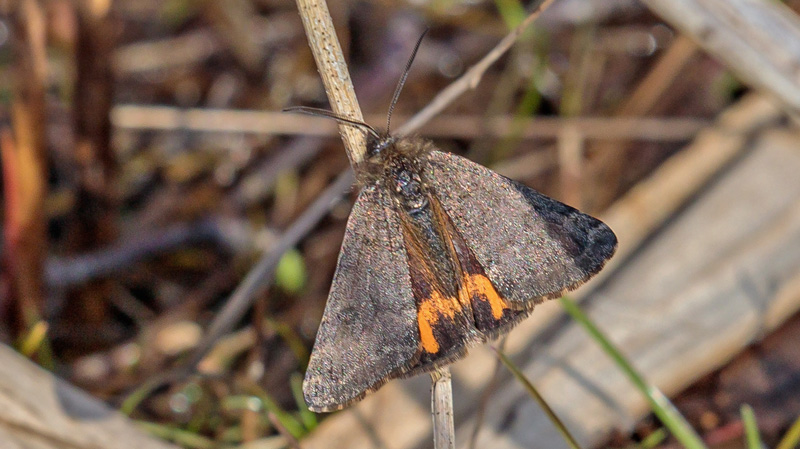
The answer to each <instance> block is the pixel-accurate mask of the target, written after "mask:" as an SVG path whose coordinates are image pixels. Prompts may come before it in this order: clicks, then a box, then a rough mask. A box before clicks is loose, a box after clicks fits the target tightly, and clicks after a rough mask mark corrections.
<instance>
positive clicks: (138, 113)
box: [111, 104, 711, 142]
mask: <svg viewBox="0 0 800 449" xmlns="http://www.w3.org/2000/svg"><path fill="white" fill-rule="evenodd" d="M111 116H112V121H113V123H114V126H115V127H116V128H118V129H126V130H160V131H178V130H179V131H194V132H204V133H237V134H238V133H251V134H260V135H297V134H301V135H305V136H332V135H334V134H335V133H336V123H335V122H333V121H332V120H330V119H327V118H323V117H313V116H306V115H298V114H292V115H289V114H285V113H283V112H276V111H246V110H233V109H200V108H196V109H194V108H189V109H186V108H178V107H174V106H151V105H133V104H128V105H119V106H116V107H115V108H114V109H113V111H112V113H111ZM385 119H386V117H385V116H384V115H383V114H382V113H381V114H368V115H366V116H365V122H366V123H380V122H381V121H382V120H385ZM394 120H396V121H399V122H402V121H406V123H411V120H413V121H415V122H416V121H417V119H416V116H415V117H408V116H402V115H395V116H394ZM515 122H518V123H515ZM710 123H711V122H710V121H709V120H705V119H699V118H685V117H570V118H564V117H536V118H530V119H523V120H519V119H518V118H515V117H511V116H497V117H490V118H488V119H486V118H484V117H481V116H479V115H461V114H448V115H440V116H437V117H431V118H430V119H429V120H428V121H427V122H420V123H419V124H420V128H419V133H420V134H421V135H423V136H427V137H447V138H456V139H475V138H479V137H495V136H505V135H508V132H509V130H510V129H511V128H512V126H518V127H519V137H520V138H523V139H555V138H557V137H558V136H559V135H560V134H561V132H562V129H563V128H564V127H567V126H574V127H576V128H578V129H580V130H581V134H583V136H584V137H585V138H586V139H587V140H614V141H618V140H645V141H664V142H671V141H678V142H684V141H687V140H689V139H692V138H693V137H694V136H695V135H696V134H697V133H698V132H699V131H700V130H701V129H703V128H705V127H707V126H708V125H709V124H710ZM414 130H416V129H414ZM409 131H411V129H409Z"/></svg>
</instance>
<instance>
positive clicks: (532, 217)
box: [425, 151, 617, 309]
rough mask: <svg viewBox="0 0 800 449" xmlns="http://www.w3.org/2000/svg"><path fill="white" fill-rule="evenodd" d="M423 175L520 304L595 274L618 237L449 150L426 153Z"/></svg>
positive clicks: (507, 294)
mask: <svg viewBox="0 0 800 449" xmlns="http://www.w3.org/2000/svg"><path fill="white" fill-rule="evenodd" d="M426 159H427V164H426V165H425V167H426V173H425V179H426V181H427V182H428V183H429V184H430V185H432V186H433V190H434V193H435V195H436V197H437V198H438V200H439V202H440V203H441V205H442V208H443V209H444V210H445V212H446V213H447V216H448V217H449V218H450V220H452V223H453V226H454V227H455V229H456V231H457V232H458V234H460V235H461V237H463V239H464V241H465V242H466V245H467V247H468V248H469V249H470V250H471V251H472V253H473V254H474V256H475V259H476V260H477V262H478V263H479V265H480V266H481V267H482V268H483V270H484V272H485V273H486V275H487V276H488V278H489V279H490V280H491V283H492V284H493V285H494V287H495V288H496V289H497V292H498V293H499V294H500V296H501V297H502V298H504V299H506V300H508V301H509V302H510V304H511V305H512V306H513V307H515V308H518V309H521V308H527V307H530V305H532V304H533V303H534V302H536V301H537V300H542V299H543V298H552V297H556V296H560V295H561V294H563V293H564V292H565V291H567V290H570V289H572V288H575V287H577V286H578V285H580V284H581V283H583V282H585V281H586V280H587V279H588V278H590V277H591V276H592V275H593V274H595V273H597V272H598V271H599V270H600V269H601V268H602V267H603V265H604V264H605V262H606V260H607V259H608V258H609V257H611V256H612V255H613V254H614V251H615V249H616V244H617V238H616V236H615V235H614V233H613V232H612V231H611V229H609V228H608V226H606V225H605V224H604V223H603V222H601V221H600V220H597V219H595V218H593V217H590V216H588V215H586V214H583V213H581V212H579V211H577V210H576V209H574V208H572V207H569V206H567V205H565V204H563V203H560V202H558V201H556V200H554V199H551V198H548V197H546V196H544V195H542V194H540V193H538V192H536V191H535V190H533V189H530V188H528V187H526V186H524V185H522V184H519V183H517V182H515V181H512V180H510V179H508V178H506V177H504V176H501V175H499V174H497V173H495V172H493V171H491V170H489V169H487V168H485V167H482V166H480V165H478V164H475V163H474V162H471V161H469V160H467V159H464V158H462V157H459V156H455V155H452V154H447V153H442V152H440V151H432V152H430V153H428V154H427V156H426Z"/></svg>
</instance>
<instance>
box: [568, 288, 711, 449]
mask: <svg viewBox="0 0 800 449" xmlns="http://www.w3.org/2000/svg"><path fill="white" fill-rule="evenodd" d="M561 304H562V305H563V306H564V309H565V310H566V311H567V313H569V314H570V315H571V316H572V318H573V319H574V320H575V321H577V322H578V323H579V324H580V325H582V326H583V327H584V329H586V331H587V332H588V333H589V335H591V336H592V338H593V339H594V340H595V341H596V342H597V343H598V344H599V345H600V347H602V348H603V350H604V351H605V352H606V354H608V355H609V356H610V357H611V358H612V359H613V360H614V362H615V363H616V364H617V366H619V367H620V369H622V371H623V373H625V375H626V376H627V377H628V379H629V380H630V381H631V382H632V383H633V384H634V385H635V386H636V388H638V389H639V391H641V392H642V394H644V396H645V398H646V399H647V402H649V403H650V408H651V409H652V410H653V413H655V415H656V416H657V417H658V419H659V420H661V422H662V423H663V424H664V426H666V428H667V429H669V431H670V433H672V435H673V436H674V437H675V438H676V439H677V440H678V441H679V442H680V443H681V444H682V445H683V446H684V447H685V448H686V449H707V448H706V445H705V443H703V440H702V439H701V438H700V436H699V435H698V434H697V432H695V431H694V429H692V427H691V426H690V425H689V423H688V422H687V421H686V418H684V417H683V415H681V414H680V412H678V410H677V409H676V408H675V406H674V405H673V404H672V402H670V400H669V398H667V397H666V396H664V394H663V393H661V391H660V390H659V389H658V388H656V387H655V386H653V385H650V384H648V383H647V381H645V379H644V377H642V375H641V374H639V372H638V371H636V368H634V367H633V365H631V363H630V362H629V361H628V359H626V358H625V356H624V355H622V353H621V352H620V351H619V349H617V347H616V346H614V344H613V343H611V341H610V340H609V339H608V338H607V337H606V336H605V335H604V334H603V333H602V332H601V331H600V329H599V328H598V327H597V326H595V324H594V323H593V322H592V321H591V320H590V319H589V317H588V316H586V314H585V313H583V311H582V310H581V309H580V308H579V307H578V306H577V305H576V304H575V303H574V302H572V301H571V300H570V299H569V298H568V297H566V296H565V297H563V298H561Z"/></svg>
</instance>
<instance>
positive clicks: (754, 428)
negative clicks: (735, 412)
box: [740, 404, 764, 449]
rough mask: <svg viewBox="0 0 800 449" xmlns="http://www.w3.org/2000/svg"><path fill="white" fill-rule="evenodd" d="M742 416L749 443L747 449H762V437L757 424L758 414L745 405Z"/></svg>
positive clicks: (745, 434) (746, 438)
mask: <svg viewBox="0 0 800 449" xmlns="http://www.w3.org/2000/svg"><path fill="white" fill-rule="evenodd" d="M740 412H741V414H742V422H744V436H745V442H746V443H747V449H761V448H762V447H764V446H763V444H762V443H761V435H760V434H759V433H758V423H756V414H755V413H754V412H753V407H750V406H749V405H747V404H744V405H743V406H742V408H741V409H740Z"/></svg>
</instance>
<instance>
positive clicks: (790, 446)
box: [775, 416, 800, 449]
mask: <svg viewBox="0 0 800 449" xmlns="http://www.w3.org/2000/svg"><path fill="white" fill-rule="evenodd" d="M798 444H800V416H798V417H797V419H796V420H795V421H794V423H792V427H789V430H787V431H786V434H785V435H784V436H783V438H781V442H780V443H778V445H777V446H775V449H794V448H795V447H797V445H798Z"/></svg>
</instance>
